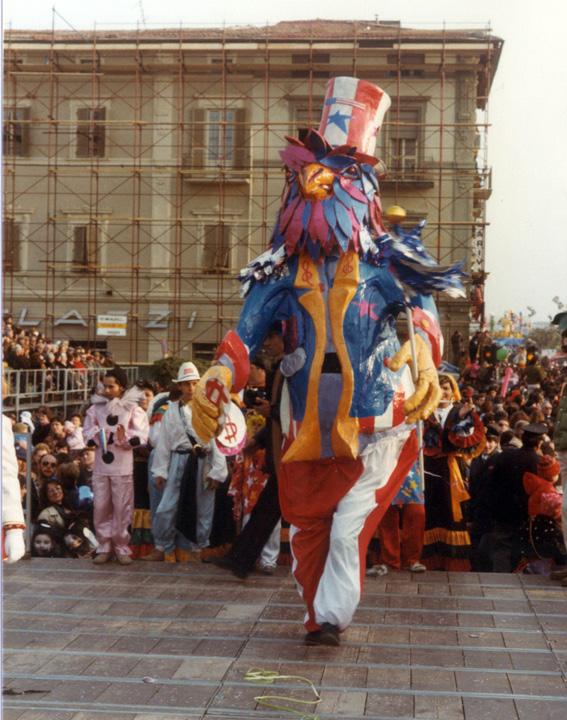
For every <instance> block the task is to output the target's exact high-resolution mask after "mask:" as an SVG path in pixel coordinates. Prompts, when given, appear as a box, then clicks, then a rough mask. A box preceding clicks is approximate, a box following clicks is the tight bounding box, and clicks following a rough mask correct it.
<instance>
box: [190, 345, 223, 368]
mask: <svg viewBox="0 0 567 720" xmlns="http://www.w3.org/2000/svg"><path fill="white" fill-rule="evenodd" d="M217 347H218V346H217V345H216V344H215V343H193V350H192V353H191V357H192V358H193V360H201V361H202V362H206V363H211V362H212V361H213V360H214V358H215V353H216V351H217Z"/></svg>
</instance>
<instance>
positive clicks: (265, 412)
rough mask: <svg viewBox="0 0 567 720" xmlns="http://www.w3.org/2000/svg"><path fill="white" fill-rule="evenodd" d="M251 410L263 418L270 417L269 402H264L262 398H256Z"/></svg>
mask: <svg viewBox="0 0 567 720" xmlns="http://www.w3.org/2000/svg"><path fill="white" fill-rule="evenodd" d="M252 409H253V410H254V412H257V413H258V415H261V416H262V417H265V418H268V417H270V415H271V412H272V407H271V405H270V401H269V400H265V399H264V398H256V400H255V402H254V407H253V408H252Z"/></svg>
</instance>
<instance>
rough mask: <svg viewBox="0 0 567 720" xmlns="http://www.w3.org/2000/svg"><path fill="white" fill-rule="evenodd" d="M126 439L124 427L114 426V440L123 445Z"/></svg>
mask: <svg viewBox="0 0 567 720" xmlns="http://www.w3.org/2000/svg"><path fill="white" fill-rule="evenodd" d="M125 439H126V430H125V429H124V425H117V426H116V440H117V442H119V443H120V444H121V445H122V444H123V443H124V440H125Z"/></svg>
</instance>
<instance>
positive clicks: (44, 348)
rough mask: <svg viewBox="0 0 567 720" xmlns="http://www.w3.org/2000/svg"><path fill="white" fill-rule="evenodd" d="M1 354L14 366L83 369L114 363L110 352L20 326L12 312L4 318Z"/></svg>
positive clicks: (16, 368)
mask: <svg viewBox="0 0 567 720" xmlns="http://www.w3.org/2000/svg"><path fill="white" fill-rule="evenodd" d="M2 357H3V359H4V363H5V364H6V365H7V366H8V367H9V368H12V369H13V370H46V369H57V368H59V369H62V370H66V369H76V370H84V369H86V368H94V369H96V368H104V367H112V365H114V361H113V359H112V355H111V354H110V353H106V352H101V351H99V350H89V349H88V348H85V347H82V346H76V347H72V346H71V345H70V343H69V341H68V340H52V339H51V338H49V337H47V336H46V335H45V333H42V332H40V331H39V330H38V329H37V328H21V327H18V326H17V325H15V323H14V319H13V317H12V316H11V315H5V316H4V317H3V320H2Z"/></svg>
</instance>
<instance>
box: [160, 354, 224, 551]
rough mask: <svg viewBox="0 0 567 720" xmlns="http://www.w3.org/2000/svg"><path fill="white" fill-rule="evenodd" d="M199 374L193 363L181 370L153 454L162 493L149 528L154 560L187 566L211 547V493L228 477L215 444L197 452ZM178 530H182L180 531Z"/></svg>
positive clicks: (183, 366)
mask: <svg viewBox="0 0 567 720" xmlns="http://www.w3.org/2000/svg"><path fill="white" fill-rule="evenodd" d="M198 380H199V372H198V370H197V368H196V367H195V365H194V364H193V363H192V362H185V363H183V364H182V365H181V367H180V368H179V373H178V376H177V379H176V380H175V381H174V382H176V383H177V384H178V387H179V389H180V391H181V397H180V399H179V400H177V401H174V402H170V403H169V406H168V408H167V411H166V413H165V415H164V416H163V420H162V422H161V425H162V426H161V428H160V433H159V437H158V441H157V446H156V449H155V455H154V459H153V464H152V472H153V474H154V476H155V478H156V486H157V487H158V488H159V489H161V488H163V496H162V499H161V501H160V504H159V506H158V509H157V511H156V515H155V521H154V525H153V531H154V545H155V549H156V552H155V553H153V558H152V559H155V560H160V559H163V560H165V561H166V562H188V561H189V560H190V559H191V558H192V554H194V551H200V550H201V549H202V548H204V547H207V546H208V544H209V535H210V533H211V527H212V521H213V513H214V507H215V490H216V489H217V487H218V486H219V485H220V484H221V483H223V482H224V481H225V480H226V478H227V475H228V470H227V465H226V459H225V457H224V456H223V455H221V453H220V452H219V451H218V449H217V446H216V444H215V442H214V440H211V441H210V442H209V443H208V444H207V445H204V446H201V445H200V444H199V443H198V441H197V439H196V434H195V431H194V430H193V425H192V406H191V401H192V399H193V392H194V389H195V385H196V384H197V381H198ZM178 528H182V530H183V531H180V530H179V529H178Z"/></svg>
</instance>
